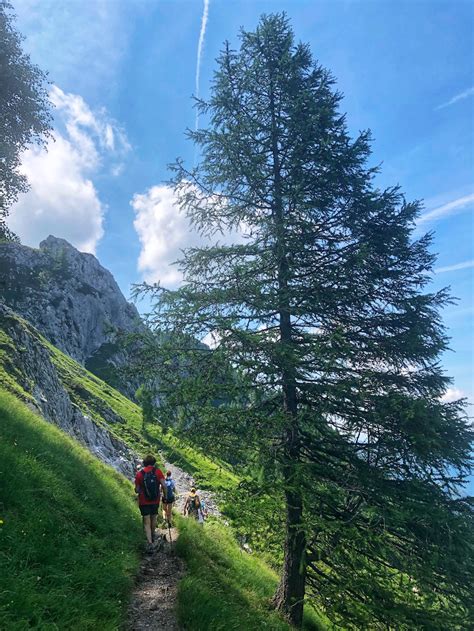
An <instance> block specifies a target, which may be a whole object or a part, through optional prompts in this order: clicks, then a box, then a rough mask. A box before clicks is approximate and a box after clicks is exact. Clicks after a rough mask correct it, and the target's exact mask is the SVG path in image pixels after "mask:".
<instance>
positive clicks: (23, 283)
mask: <svg viewBox="0 0 474 631" xmlns="http://www.w3.org/2000/svg"><path fill="white" fill-rule="evenodd" d="M0 299H1V300H2V301H3V302H4V303H5V304H6V305H7V306H8V307H10V308H11V309H12V310H14V311H15V312H16V313H18V314H19V315H20V316H22V317H23V318H25V320H28V322H30V323H31V324H32V325H33V326H34V327H35V328H36V329H37V330H38V331H39V332H40V333H41V334H42V335H44V336H45V337H46V338H47V339H48V340H49V341H50V342H51V343H52V344H54V345H55V346H56V347H57V348H59V349H60V350H61V351H63V352H65V353H67V354H68V355H69V356H70V357H72V358H73V359H75V360H76V361H78V362H79V363H80V364H82V365H83V366H86V367H87V368H88V369H89V370H91V371H92V372H94V373H96V374H98V375H99V376H100V377H102V378H103V379H105V380H106V381H110V382H111V383H112V385H114V386H115V387H118V388H119V389H120V390H122V391H123V392H125V393H126V394H128V395H131V394H133V390H134V387H135V384H127V383H126V382H123V380H122V381H121V380H120V378H119V377H118V376H117V371H116V368H117V367H119V366H121V365H123V364H124V363H125V362H126V361H127V358H126V356H125V354H124V352H123V351H122V350H121V349H120V348H119V347H118V346H117V345H116V344H115V342H114V337H115V333H116V332H117V331H120V332H121V333H137V332H140V331H143V330H144V329H145V327H144V325H143V323H142V321H141V319H140V316H139V314H138V311H137V309H136V307H135V306H134V305H132V304H131V303H129V302H127V300H126V299H125V297H124V296H123V294H122V292H121V291H120V289H119V286H118V285H117V283H116V281H115V279H114V277H113V276H112V274H111V273H110V272H109V271H108V270H107V269H105V268H104V267H102V265H101V264H100V263H99V261H98V260H97V259H96V257H95V256H93V255H92V254H88V253H83V252H79V251H78V250H77V249H76V248H75V247H73V246H72V245H71V244H70V243H68V241H66V240H65V239H60V238H57V237H54V236H49V237H48V238H47V239H45V240H44V241H42V242H41V243H40V246H39V249H34V248H30V247H28V246H25V245H21V244H19V243H2V244H0Z"/></svg>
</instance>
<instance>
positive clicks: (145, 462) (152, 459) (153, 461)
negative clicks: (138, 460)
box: [143, 454, 156, 467]
mask: <svg viewBox="0 0 474 631" xmlns="http://www.w3.org/2000/svg"><path fill="white" fill-rule="evenodd" d="M154 464H156V458H155V456H152V455H151V454H148V456H145V457H144V458H143V466H144V467H149V466H150V465H152V466H153V465H154Z"/></svg>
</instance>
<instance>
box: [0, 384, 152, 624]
mask: <svg viewBox="0 0 474 631" xmlns="http://www.w3.org/2000/svg"><path fill="white" fill-rule="evenodd" d="M0 463H1V464H0V478H1V480H2V484H1V485H0V511H1V512H0V519H1V520H2V523H1V525H0V628H2V629H9V630H10V629H11V630H20V629H32V628H37V629H41V630H48V629H77V630H83V629H84V630H86V629H91V630H95V629H104V630H108V629H110V630H112V629H117V628H118V626H119V624H120V620H121V619H122V617H123V610H124V604H125V603H126V602H127V598H128V593H129V591H130V589H131V585H132V582H133V577H134V575H135V572H136V570H137V567H138V563H139V554H138V548H137V544H138V543H139V542H140V541H141V529H140V520H139V518H138V515H137V510H136V506H135V505H134V502H133V493H132V487H131V484H130V483H129V482H127V481H126V480H125V479H124V478H123V477H122V476H120V475H118V474H116V473H115V472H114V471H113V470H112V469H110V468H109V467H106V466H105V465H103V464H101V463H100V462H99V461H97V460H96V459H95V458H94V457H93V456H91V455H90V454H89V452H87V451H86V450H85V449H83V448H82V447H80V446H79V445H78V444H77V443H76V442H75V441H73V440H72V439H70V438H68V437H67V436H65V434H64V433H63V432H61V431H60V430H58V429H57V428H56V427H54V426H52V425H51V424H49V423H47V422H45V421H44V420H43V419H41V418H40V417H39V416H37V415H36V414H33V413H32V412H30V410H29V409H28V408H27V407H26V406H25V405H24V404H23V403H21V402H20V401H18V400H17V399H16V398H15V397H14V396H12V395H11V394H8V393H6V392H0Z"/></svg>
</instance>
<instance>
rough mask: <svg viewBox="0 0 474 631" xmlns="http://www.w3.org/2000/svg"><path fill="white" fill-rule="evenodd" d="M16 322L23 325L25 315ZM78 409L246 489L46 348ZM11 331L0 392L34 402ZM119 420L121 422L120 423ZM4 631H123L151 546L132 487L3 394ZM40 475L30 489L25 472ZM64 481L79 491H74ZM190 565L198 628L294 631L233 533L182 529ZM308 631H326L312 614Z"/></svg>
mask: <svg viewBox="0 0 474 631" xmlns="http://www.w3.org/2000/svg"><path fill="white" fill-rule="evenodd" d="M14 317H16V316H14ZM17 319H18V320H19V321H20V322H21V323H22V325H23V326H24V327H25V328H26V329H27V330H28V332H29V334H30V335H32V336H34V337H35V338H36V339H37V340H38V341H39V342H40V343H41V344H42V345H43V346H45V347H46V348H47V349H48V352H49V355H50V357H51V360H52V362H53V364H54V365H55V367H56V369H57V371H58V375H59V377H60V379H61V382H62V384H63V386H64V387H65V389H66V390H67V392H68V394H69V396H70V398H71V400H72V401H73V403H75V404H76V405H78V406H79V408H80V409H81V410H82V411H83V412H84V413H85V414H87V415H89V416H91V417H92V418H93V419H94V420H95V421H96V422H97V423H99V424H101V425H106V426H107V429H108V430H109V431H110V432H111V433H112V434H113V435H115V436H116V437H117V438H120V439H121V440H123V441H124V442H125V443H126V444H128V445H129V446H130V447H131V448H132V449H134V450H135V451H136V452H137V453H139V454H144V453H146V452H150V451H151V452H152V453H153V452H154V453H155V454H157V452H158V450H159V451H162V452H163V453H164V454H165V455H166V457H167V458H168V459H169V460H170V461H171V462H174V463H175V464H177V465H178V466H180V467H182V468H183V469H184V470H185V471H187V472H188V473H190V474H191V475H193V476H194V478H195V479H196V482H197V484H198V486H199V487H200V488H206V489H212V490H213V491H214V492H216V493H217V495H218V496H219V494H220V493H224V492H225V491H229V490H232V489H235V488H236V487H237V485H238V483H239V478H238V477H237V476H236V475H235V473H234V472H233V470H232V468H231V467H230V466H229V465H227V464H226V463H223V462H216V461H213V460H211V459H210V458H208V457H207V456H206V455H205V454H204V453H203V452H201V451H200V450H199V449H197V448H196V447H194V446H191V445H189V444H186V442H185V441H183V440H182V439H181V438H178V437H177V436H175V435H173V432H172V431H169V432H166V433H165V432H163V431H162V429H161V427H160V426H158V425H156V424H154V425H149V426H147V428H146V430H145V432H143V429H142V419H141V410H140V408H139V406H137V405H136V404H135V403H133V402H132V401H130V400H129V399H127V398H126V397H125V396H123V395H122V394H121V393H119V392H118V391H117V390H115V389H114V388H112V387H111V386H109V385H108V384H107V383H105V382H104V381H102V380H101V379H100V378H98V377H96V376H95V375H93V374H92V373H90V372H89V371H87V370H86V369H85V368H84V367H82V366H81V365H79V364H78V363H77V362H75V361H74V360H72V359H71V358H70V357H68V356H67V355H65V354H64V353H62V352H61V351H59V350H58V349H57V348H56V347H54V346H53V345H51V344H50V343H49V342H48V341H47V340H45V339H44V338H43V337H42V336H41V335H40V334H39V333H38V332H37V331H36V330H35V329H34V328H33V327H31V325H29V324H28V323H27V322H25V321H23V320H21V319H20V318H17ZM1 333H2V332H0V387H1V386H2V385H3V387H5V388H6V389H7V390H8V391H9V392H11V393H13V394H15V395H16V396H17V397H19V398H21V399H22V400H25V401H28V400H29V399H31V395H30V394H29V393H28V392H26V391H24V390H23V389H21V388H20V387H19V386H18V385H17V382H16V379H15V377H16V376H17V375H16V374H15V370H16V367H15V366H13V365H12V364H11V362H10V363H9V361H8V357H9V356H10V355H11V353H10V348H11V345H12V340H11V339H10V338H9V336H8V335H6V334H3V336H1ZM111 413H112V417H114V419H115V422H110V418H111ZM0 463H1V464H0V479H1V482H2V484H1V485H0V519H1V520H3V524H1V525H0V628H1V629H3V628H6V629H12V630H15V631H16V630H18V631H19V630H23V629H25V630H26V629H32V628H36V629H41V630H43V629H45V630H47V631H48V630H49V629H51V630H52V629H72V630H76V629H77V630H82V629H84V630H85V629H101V630H102V629H104V630H105V631H108V630H109V629H110V630H112V629H117V628H119V626H120V621H121V620H123V615H124V606H125V604H126V602H127V599H128V595H129V592H130V589H131V585H132V581H133V576H134V573H135V570H136V568H137V562H138V554H137V543H138V542H141V540H142V536H141V534H140V524H139V517H138V514H137V513H138V511H137V509H136V506H135V505H134V504H133V501H132V499H131V498H132V491H131V485H129V483H128V482H126V481H125V480H124V479H123V478H122V477H121V476H119V475H118V474H116V473H114V472H113V470H111V469H109V468H107V467H105V466H103V465H101V464H100V463H99V462H98V461H97V460H96V459H95V458H93V457H92V456H90V455H89V454H88V452H86V451H85V450H83V449H82V448H80V447H79V446H78V445H77V443H76V442H75V441H73V440H72V439H69V438H68V437H66V436H65V435H64V434H63V433H62V432H61V431H60V430H58V429H57V428H55V427H54V426H52V425H50V424H48V423H46V422H44V421H43V420H42V419H41V418H40V417H38V416H36V415H34V414H32V413H31V412H29V410H28V409H27V408H26V407H25V406H24V405H23V404H22V403H20V402H18V400H17V399H16V398H15V397H13V396H11V394H8V393H1V390H0ZM19 471H20V472H23V471H28V477H27V478H23V477H21V478H18V472H19ZM62 479H66V480H67V484H66V485H65V484H64V483H63V482H62ZM179 526H180V530H181V536H180V539H179V543H178V550H179V552H180V554H182V556H183V557H184V558H185V559H186V561H187V564H188V570H189V571H188V574H187V575H186V577H185V578H184V579H183V581H182V582H181V584H180V588H179V600H178V609H179V611H178V613H179V617H180V620H181V622H182V624H183V626H184V628H186V629H190V630H196V631H199V630H201V629H202V630H204V629H205V630H206V631H207V630H208V629H213V630H216V631H218V630H219V629H226V630H227V629H229V630H230V629H242V630H243V629H245V630H247V629H248V630H250V631H251V630H252V629H255V630H256V629H274V630H276V631H278V630H280V629H290V627H289V626H288V624H286V623H285V622H284V621H282V620H281V619H280V618H279V617H278V616H277V615H276V613H275V612H273V611H272V610H271V608H270V606H269V605H270V599H271V596H272V594H273V592H274V590H275V588H276V585H277V575H276V574H275V573H274V572H273V571H272V570H271V569H270V568H269V567H268V566H267V565H265V563H264V562H263V561H262V560H261V559H259V558H258V557H257V556H256V555H251V556H249V555H247V554H246V553H243V552H242V551H241V550H240V548H239V547H238V545H237V543H236V541H235V538H234V536H233V534H232V530H231V528H229V527H226V526H224V525H223V524H217V523H208V524H206V527H205V528H204V529H202V528H199V527H198V526H197V525H196V524H195V523H193V522H191V521H190V520H180V523H179ZM305 628H306V629H313V630H314V629H318V630H320V629H326V628H328V627H327V626H325V625H324V624H323V622H322V618H320V617H319V616H318V615H316V613H315V612H314V611H313V610H312V609H309V608H308V611H306V615H305Z"/></svg>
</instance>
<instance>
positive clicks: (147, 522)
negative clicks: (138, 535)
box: [143, 515, 153, 544]
mask: <svg viewBox="0 0 474 631" xmlns="http://www.w3.org/2000/svg"><path fill="white" fill-rule="evenodd" d="M152 517H153V515H144V516H143V530H144V531H145V537H146V540H147V541H148V543H150V544H151V543H152V537H151V534H152V532H153V531H152V529H151V519H152Z"/></svg>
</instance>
